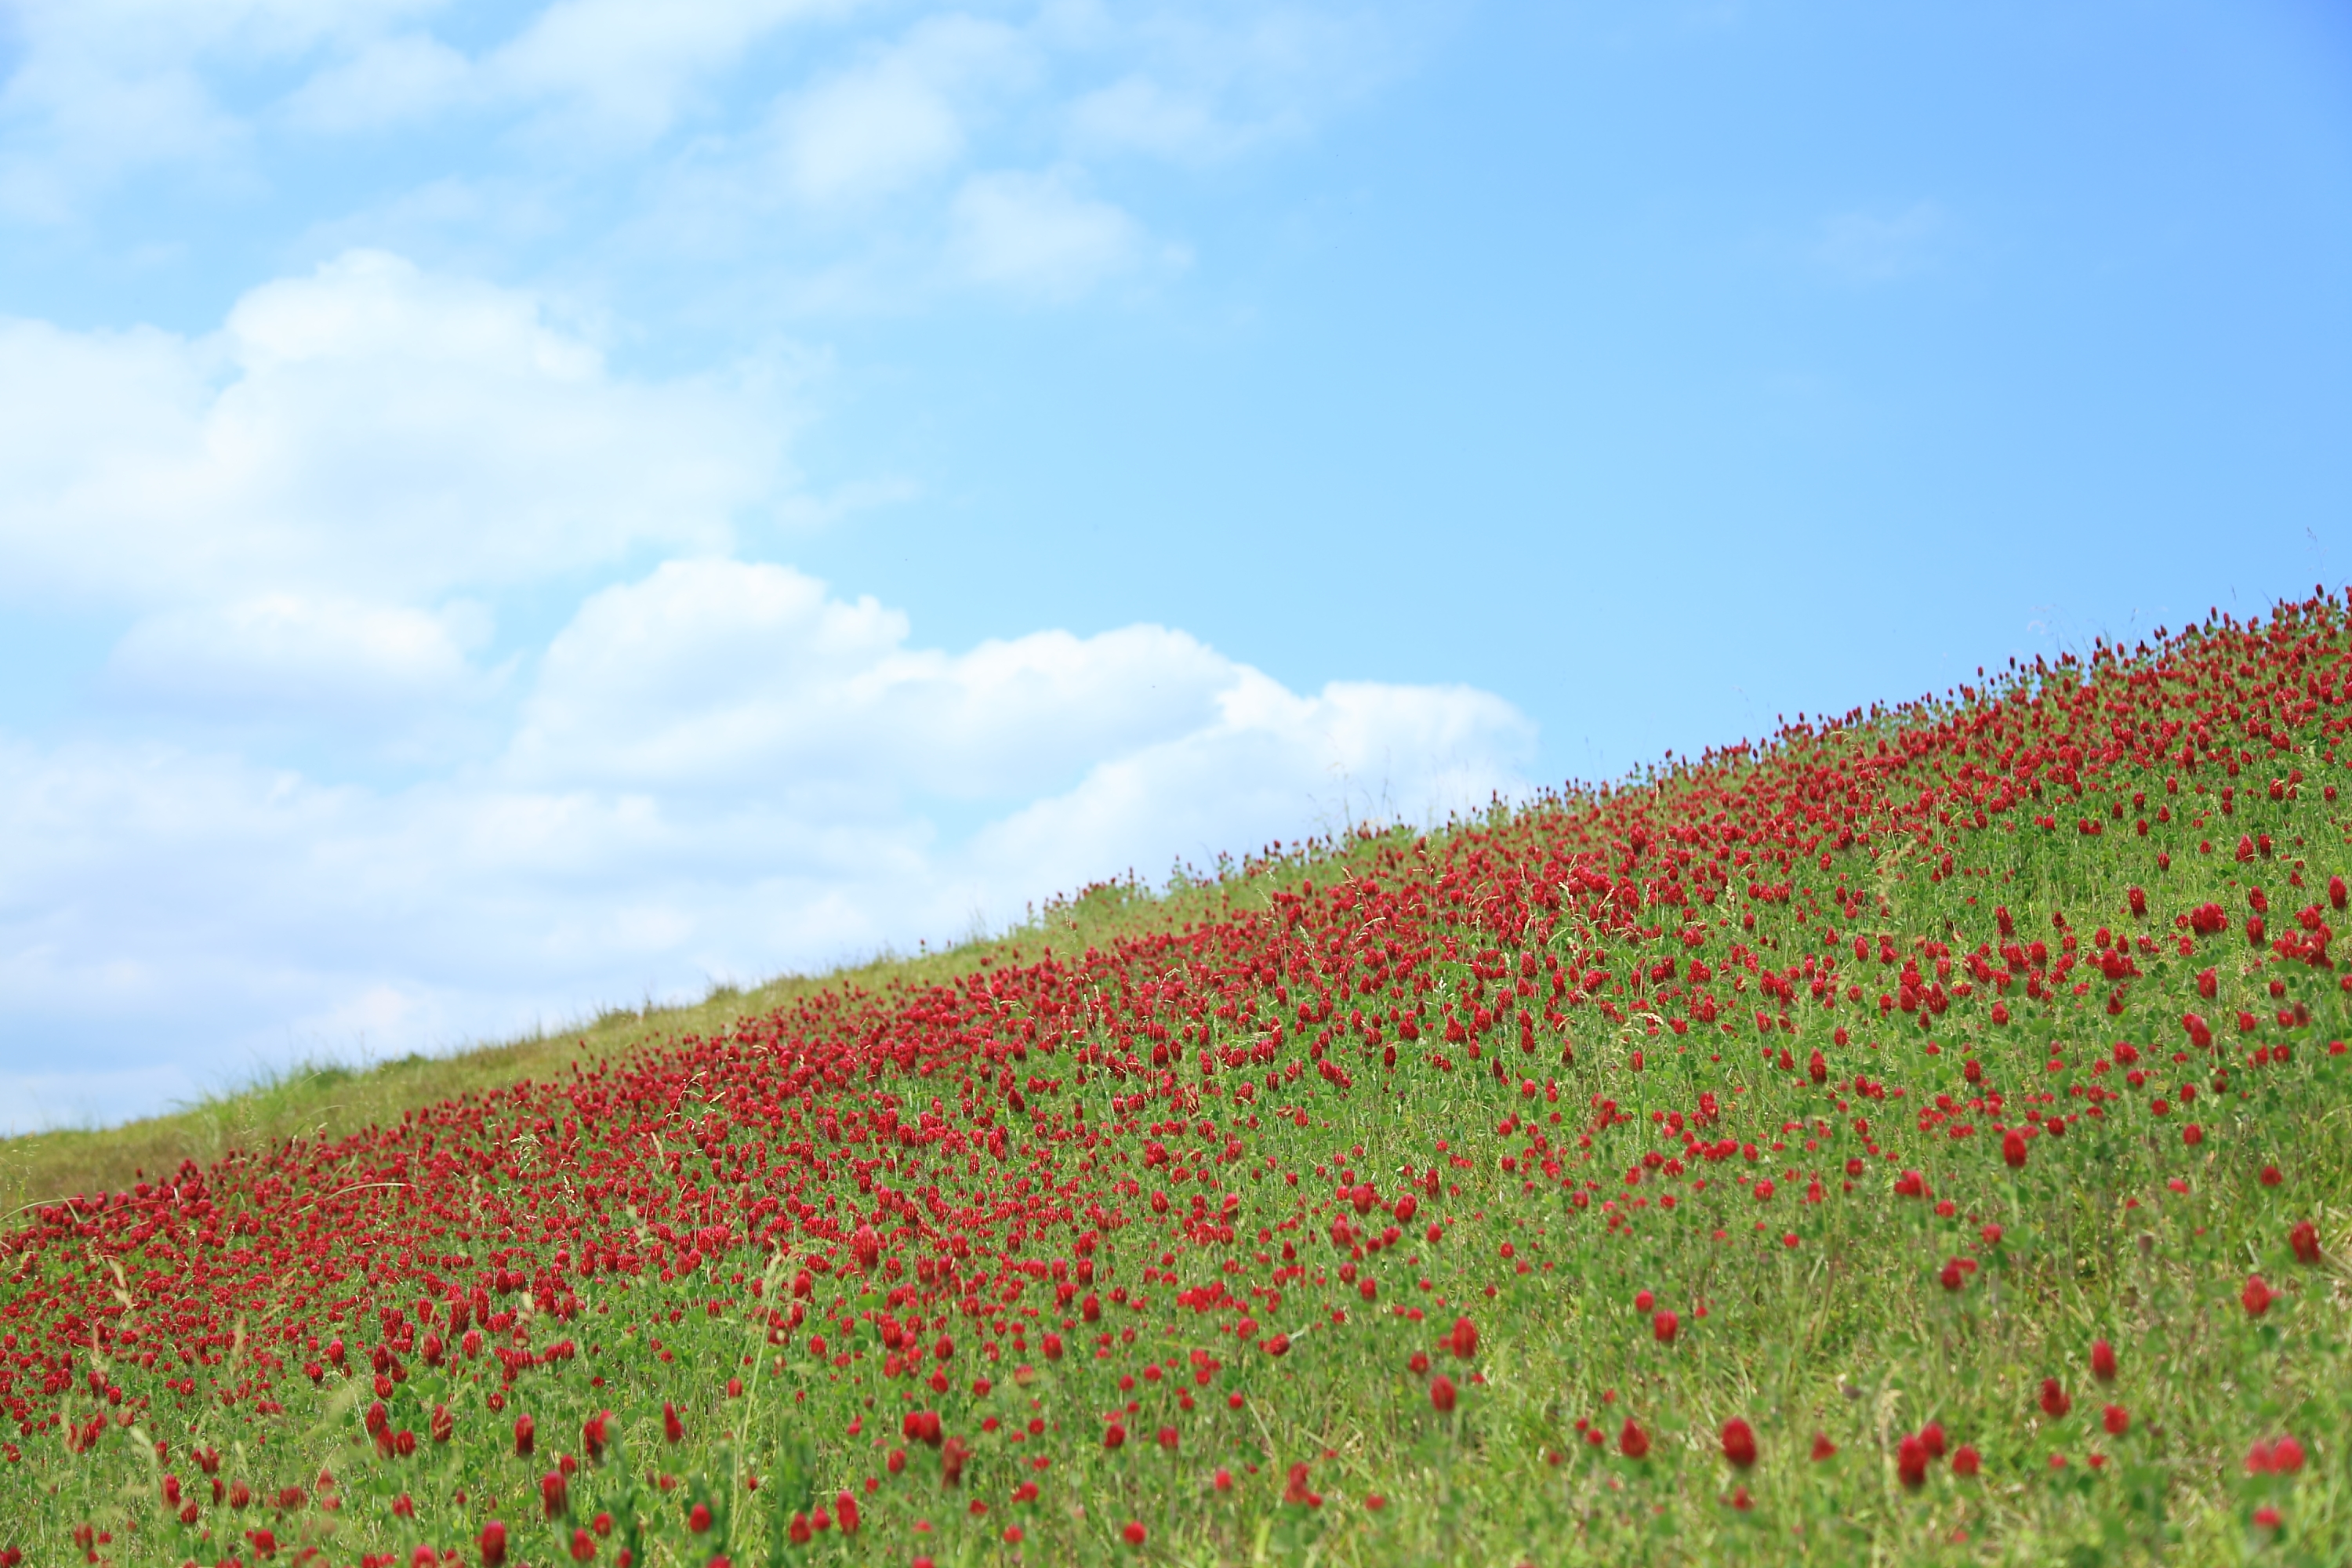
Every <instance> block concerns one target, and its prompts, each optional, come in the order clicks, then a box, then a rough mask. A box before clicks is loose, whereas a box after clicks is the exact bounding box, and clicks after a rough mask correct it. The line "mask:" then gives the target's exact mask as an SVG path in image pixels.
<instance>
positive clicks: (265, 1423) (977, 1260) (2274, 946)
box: [0, 600, 2352, 1568]
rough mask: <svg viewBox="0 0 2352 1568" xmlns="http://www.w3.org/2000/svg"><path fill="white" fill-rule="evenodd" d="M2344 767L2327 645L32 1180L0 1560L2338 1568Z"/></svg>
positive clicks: (394, 1079)
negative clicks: (2232, 1565) (2271, 1565)
mask: <svg viewBox="0 0 2352 1568" xmlns="http://www.w3.org/2000/svg"><path fill="white" fill-rule="evenodd" d="M2347 724H2352V629H2347V620H2346V616H2345V613H2344V611H2343V609H2342V607H2341V606H2339V605H2335V604H2332V603H2328V602H2325V601H2317V600H2315V601H2313V602H2311V603H2309V604H2305V605H2287V606H2282V607H2281V608H2280V609H2279V610H2278V611H2277V612H2276V613H2275V614H2274V615H2273V616H2272V617H2270V618H2269V619H2268V620H2267V621H2266V622H2263V623H2260V624H2256V625H2253V626H2238V625H2235V624H2231V623H2228V622H2221V623H2216V624H2214V625H2210V626H2202V627H2198V628H2192V629H2191V630H2190V631H2189V632H2187V633H2184V634H2182V635H2180V636H2179V637H2174V638H2171V639H2169V640H2167V641H2164V642H2162V643H2160V644H2159V646H2158V647H2153V648H2146V647H2143V648H2135V649H2130V650H2119V649H2108V648H2100V649H2097V650H2096V651H2095V654H2094V656H2093V657H2092V658H2089V659H2088V660H2085V661H2079V662H2078V661H2074V660H2071V659H2070V660H2066V661H2062V662H2061V663H2060V664H2059V665H2058V666H2056V667H2054V668H2049V667H2037V668H2032V669H2029V670H2022V671H2016V672H2012V673H2011V674H2009V675H2006V676H2004V677H2003V678H2001V679H1996V680H1993V681H1990V682H1988V683H1987V684H1986V686H1985V687H1984V688H1982V689H1976V688H1966V689H1960V690H1958V691H1956V692H1954V693H1951V694H1948V697H1947V698H1946V699H1945V700H1938V701H1933V702H1925V703H1919V704H1913V705H1909V706H1906V707H1903V708H1899V709H1894V710H1872V711H1868V712H1854V713H1849V714H1846V715H1843V716H1841V717H1840V718H1838V719H1837V720H1835V721H1819V722H1813V723H1800V724H1797V725H1794V726H1790V727H1788V728H1786V729H1784V730H1783V731H1781V732H1780V733H1779V734H1778V735H1776V736H1774V737H1773V738H1772V739H1771V740H1770V741H1769V742H1767V743H1765V744H1763V745H1761V746H1758V747H1748V746H1742V747H1738V748H1735V749H1733V750H1731V751H1728V752H1722V753H1711V754H1709V755H1708V756H1706V758H1704V759H1702V760H1700V761H1698V762H1696V763H1685V764H1677V765H1675V766H1672V767H1668V768H1664V769H1660V770H1656V771H1654V772H1652V773H1647V774H1644V775H1643V776H1642V777H1640V778H1637V779H1633V780H1630V781H1627V782H1626V783H1625V784H1622V785H1620V786H1617V787H1612V788H1609V789H1604V790H1600V791H1590V792H1587V791H1574V792H1567V793H1563V794H1560V795H1553V796H1549V797H1547V798H1544V799H1542V800H1539V801H1537V802H1534V803H1531V804H1530V805H1527V806H1526V807H1524V808H1523V809H1519V810H1517V811H1515V812H1509V813H1500V812H1498V813H1496V814H1495V815H1494V816H1491V817H1490V818H1488V819H1485V820H1482V821H1479V822H1476V823H1470V824H1462V825H1458V826H1456V827H1455V828H1454V830H1452V831H1450V832H1448V833H1445V834H1443V835H1434V836H1431V837H1426V838H1422V837H1414V836H1412V835H1409V834H1402V833H1400V834H1387V835H1365V836H1361V837H1356V838H1351V839H1349V841H1347V842H1346V843H1343V844H1339V845H1328V846H1323V847H1320V848H1319V849H1318V850H1317V851H1315V852H1312V853H1310V854H1307V855H1303V856H1296V857H1291V858H1279V859H1275V860H1271V861H1265V862H1250V863H1247V864H1244V865H1240V866H1236V867H1232V868H1227V869H1226V871H1225V872H1224V874H1223V875H1221V876H1218V877H1214V878H1209V879H1202V880H1199V881H1196V882H1193V883H1190V884H1187V885H1184V886H1181V887H1179V888H1178V889H1174V890H1172V891H1171V894H1170V895H1169V896H1168V897H1166V898H1164V899H1159V900H1153V899H1146V898H1142V897H1140V896H1138V895H1136V894H1135V893H1134V892H1133V891H1132V890H1131V889H1128V890H1121V889H1098V890H1097V891H1096V892H1094V893H1093V894H1090V895H1089V896H1087V897H1084V898H1081V899H1078V900H1075V901H1073V902H1071V903H1068V904H1064V905H1059V906H1056V907H1055V909H1053V910H1049V911H1048V912H1047V914H1046V915H1045V916H1044V917H1041V919H1040V921H1038V922H1037V923H1036V924H1035V925H1034V926H1033V927H1031V928H1029V929H1027V930H1024V931H1020V932H1015V933H1013V934H1011V935H1010V936H1008V937H1007V938H1005V939H1004V940H1003V941H1002V942H995V943H990V944H976V945H974V946H971V947H969V948H965V949H961V950H958V951H956V952H951V953H948V954H944V955H941V956H940V957H937V958H932V959H927V960H924V961H920V962H919V963H914V964H907V965H885V966H877V968H875V969H873V970H870V971H867V972H863V973H856V974H845V975H835V976H829V977H824V978H823V979H817V980H807V981H793V982H788V983H785V984H782V985H781V986H779V987H777V988H775V989H774V990H772V991H771V992H768V993H762V994H753V995H749V996H744V997H738V998H718V999H714V1001H713V1003H711V1004H709V1005H706V1007H705V1008H704V1009H703V1010H702V1011H701V1012H700V1013H699V1014H698V1015H697V1016H684V1015H680V1016H671V1017H667V1018H656V1019H646V1020H639V1019H636V1018H635V1017H629V1018H625V1019H621V1018H614V1019H609V1020H606V1021H605V1023H604V1025H602V1026H600V1027H599V1029H598V1030H596V1031H594V1032H592V1033H590V1034H589V1035H588V1036H587V1037H585V1039H584V1041H583V1039H582V1037H579V1036H567V1037H564V1038H563V1039H562V1040H560V1041H541V1042H532V1043H530V1044H527V1045H523V1046H519V1047H509V1048H508V1050H507V1052H506V1053H505V1054H499V1053H485V1054H484V1055H482V1056H480V1057H478V1058H467V1059H464V1060H461V1061H458V1062H455V1063H432V1064H415V1065H403V1066H399V1067H396V1068H392V1069H388V1070H385V1071H383V1072H380V1073H378V1074H375V1075H370V1076H369V1077H367V1078H364V1079H349V1080H344V1081H341V1082H335V1083H321V1082H318V1081H315V1080H310V1081H306V1082H303V1083H299V1084H291V1085H281V1086H276V1087H274V1088H273V1089H270V1090H269V1091H268V1092H267V1093H265V1094H263V1095H260V1096H257V1097H256V1098H254V1099H253V1100H250V1101H248V1102H246V1103H244V1104H242V1105H240V1106H238V1107H236V1109H234V1110H231V1109H227V1108H217V1107H216V1108H207V1110H205V1111H201V1112H197V1113H193V1114H192V1116H191V1117H190V1118H187V1119H183V1120H182V1121H178V1122H176V1123H170V1124H163V1125H155V1126H150V1127H147V1128H143V1129H130V1130H124V1131H121V1132H118V1133H93V1134H81V1135H73V1136H70V1137H58V1138H50V1139H45V1140H41V1141H37V1142H34V1143H32V1144H30V1145H26V1146H22V1147H12V1149H11V1151H10V1157H11V1160H12V1161H13V1162H14V1163H13V1166H12V1171H13V1173H12V1175H11V1178H10V1179H11V1180H12V1181H14V1182H16V1184H17V1185H18V1186H19V1188H20V1189H22V1190H24V1191H25V1192H26V1194H28V1196H29V1197H39V1198H47V1199H50V1200H52V1201H47V1202H44V1203H39V1204H37V1205H35V1206H33V1207H32V1208H30V1209H29V1210H27V1211H26V1213H24V1214H22V1215H19V1216H17V1218H16V1221H15V1223H14V1226H13V1227H12V1228H10V1229H8V1230H7V1231H6V1232H5V1240H0V1352H5V1356H6V1363H5V1364H6V1372H5V1382H0V1409H5V1413H6V1415H7V1416H8V1418H9V1421H10V1423H11V1424H12V1426H13V1431H14V1436H13V1438H11V1439H10V1440H8V1441H6V1442H5V1444H0V1521H7V1522H6V1523H5V1524H0V1554H5V1552H6V1551H7V1550H10V1549H17V1550H21V1551H22V1552H24V1553H25V1554H26V1557H25V1560H26V1561H27V1562H40V1563H47V1562H56V1561H63V1560H66V1559H67V1558H68V1555H69V1554H70V1555H71V1556H72V1557H74V1558H75V1559H77V1560H79V1559H80V1558H81V1557H83V1556H84V1555H85V1554H88V1553H92V1552H94V1553H96V1554H97V1556H98V1558H99V1559H100V1560H101V1561H116V1562H125V1563H149V1562H152V1563H182V1562H202V1563H216V1562H221V1561H226V1560H228V1559H230V1558H236V1559H237V1560H239V1561H241V1562H245V1563H252V1562H256V1561H257V1560H261V1559H269V1560H272V1561H276V1560H281V1559H283V1560H292V1561H318V1562H331V1563H359V1564H362V1568H378V1565H379V1564H392V1563H425V1562H428V1561H429V1562H436V1563H455V1562H464V1563H477V1562H478V1563H484V1564H485V1565H486V1568H499V1564H500V1563H552V1562H556V1561H560V1560H562V1559H563V1558H571V1559H573V1560H576V1561H580V1562H597V1563H604V1562H610V1563H616V1564H620V1563H625V1564H627V1565H628V1568H635V1565H636V1564H638V1563H665V1564H667V1563H681V1564H694V1565H695V1568H703V1565H705V1564H709V1563H713V1562H716V1561H719V1560H720V1559H724V1560H726V1561H727V1562H729V1563H793V1562H812V1563H816V1562H855V1563H893V1562H896V1563H924V1562H925V1561H926V1560H928V1561H929V1563H934V1564H940V1563H1112V1562H1122V1563H1124V1562H1135V1563H1150V1562H1168V1563H1225V1562H1231V1563H1244V1562H1246V1563H1255V1562H1269V1563H1270V1562H1297V1563H1521V1562H1527V1563H1585V1562H1591V1563H1622V1562H1657V1563H1676V1562H1689V1563H1719V1562H1726V1561H1740V1562H1750V1561H1753V1562H1807V1563H1842V1562H1854V1563H1864V1562H1871V1563H1876V1562H1903V1563H1915V1562H1916V1563H1935V1562H1950V1563H1992V1562H1998V1563H2007V1562H2016V1563H2028V1562H2031V1563H2053V1562H2057V1563H2073V1564H2089V1563H2139V1562H2159V1561H2162V1562H2169V1561H2196V1562H2237V1561H2276V1562H2282V1563H2338V1562H2342V1561H2345V1560H2347V1557H2352V1474H2347V1460H2346V1450H2345V1447H2344V1444H2343V1440H2342V1436H2341V1435H2342V1432H2343V1431H2344V1430H2345V1428H2346V1426H2347V1416H2352V1393H2347V1390H2352V1357H2347V1311H2352V1291H2348V1290H2347V1281H2346V1275H2345V1270H2344V1268H2343V1259H2344V1257H2345V1248H2346V1246H2347V1201H2346V1199H2347V1194H2352V1127H2348V1126H2347V1110H2352V1095H2347V1088H2352V1084H2347V1072H2352V1059H2347V1055H2346V1053H2345V1049H2344V1047H2343V1046H2342V1044H2341V1043H2340V1041H2341V1038H2342V1037H2344V1036H2345V1035H2347V1033H2352V1029H2347V1015H2352V993H2347V984H2352V974H2347V973H2345V972H2344V971H2343V970H2341V969H2339V967H2338V955H2337V954H2336V952H2335V951H2334V948H2333V942H2334V938H2335V936H2336V931H2337V926H2338V922H2341V921H2346V920H2347V919H2352V915H2347V889H2346V887H2345V885H2344V880H2343V879H2344V878H2345V877H2346V876H2347V875H2352V847H2347V832H2346V824H2345V816H2346V813H2347V809H2352V805H2347V804H2344V803H2339V801H2338V799H2337V796H2338V794H2339V791H2340V789H2341V788H2343V787H2347V786H2352V777H2347V772H2352V770H2347V767H2346V766H2345V765H2344V764H2343V763H2339V761H2338V746H2339V743H2340V739H2341V737H2342V735H2343V734H2344V732H2345V731H2346V729H2347ZM329 1107H332V1109H331V1110H330V1109H329ZM207 1117H209V1118H210V1120H209V1121H207V1120H206V1118H207ZM215 1155H216V1157H211V1158H209V1159H207V1158H205V1157H206V1156H215ZM126 1161H128V1162H131V1163H133V1164H134V1166H135V1167H137V1168H143V1171H144V1174H143V1175H135V1176H132V1177H131V1179H130V1180H129V1182H128V1183H127V1184H125V1182H124V1178H123V1172H122V1164H123V1163H124V1162H126ZM45 1184H46V1187H47V1190H46V1191H43V1190H41V1189H42V1188H43V1187H44V1185H45ZM68 1188H71V1189H72V1190H74V1191H76V1192H78V1193H80V1194H83V1195H82V1196H81V1197H80V1198H79V1200H77V1201H74V1202H62V1201H55V1200H57V1199H58V1198H60V1197H61V1196H62V1194H63V1193H64V1192H65V1191H66V1190H67V1189H68ZM100 1188H106V1189H109V1191H108V1192H107V1193H106V1194H104V1195H100ZM11 1206H13V1205H11ZM0 1430H5V1429H0ZM11 1531H13V1532H14V1533H13V1534H11V1533H10V1532H11ZM306 1554H310V1555H307V1556H306ZM0 1563H5V1555H0Z"/></svg>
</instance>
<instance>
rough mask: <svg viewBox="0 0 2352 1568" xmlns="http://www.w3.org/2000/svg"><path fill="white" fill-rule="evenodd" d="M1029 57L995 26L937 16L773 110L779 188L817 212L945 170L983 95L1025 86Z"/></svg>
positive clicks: (1014, 36) (1015, 38) (957, 155)
mask: <svg viewBox="0 0 2352 1568" xmlns="http://www.w3.org/2000/svg"><path fill="white" fill-rule="evenodd" d="M1031 56H1032V50H1031V48H1030V47H1029V46H1028V45H1027V43H1026V42H1025V41H1024V39H1023V38H1022V37H1021V35H1020V34H1018V33H1016V32H1015V31H1013V29H1012V28H1010V27H1007V26H1003V25H1002V24H999V23H994V22H983V21H979V20H976V19H974V18H971V17H968V16H940V17H934V18H932V19H930V20H929V21H926V22H923V23H921V24H919V25H918V26H915V27H914V28H913V29H911V30H910V31H909V32H908V34H907V36H906V37H903V38H901V39H899V40H898V42H896V43H895V44H893V45H892V46H890V47H887V48H886V49H883V50H881V51H879V52H878V53H877V54H876V55H875V56H873V57H872V58H869V59H866V60H865V61H863V62H862V63H860V64H858V65H857V66H856V67H854V68H850V69H847V70H845V71H842V72H839V73H838V74H835V75H834V76H832V77H829V78H827V79H824V80H821V81H819V82H817V83H816V84H815V85H814V86H813V87H811V88H809V89H807V90H805V91H803V92H801V93H798V94H795V95H793V96H792V97H791V98H789V99H787V100H785V101H784V102H783V103H782V105H780V106H779V110H778V114H777V122H776V128H775V137H776V141H777V144H778V154H777V156H778V160H779V163H781V166H782V173H783V175H784V179H785V182H786V184H788V185H789V186H790V187H791V189H792V190H793V194H794V195H798V196H799V197H800V198H801V199H802V200H803V201H805V202H811V203H816V204H820V205H831V204H838V203H845V202H856V201H864V200H869V199H871V198H873V197H876V196H880V195H889V194H891V193H892V192H895V191H897V190H899V189H901V188H903V187H904V186H906V185H908V184H913V183H914V182H916V181H919V180H921V179H923V178H925V177H927V176H929V175H932V174H938V173H939V172H940V171H942V170H944V169H947V168H950V167H952V166H953V165H954V164H955V163H957V162H958V161H960V160H961V157H962V155H963V151H964V145H965V139H966V131H965V123H966V120H967V118H968V116H969V114H970V113H971V110H972V109H973V107H974V106H975V104H976V103H977V102H978V101H979V100H982V99H984V98H985V97H986V96H987V95H988V94H990V93H992V92H994V91H999V90H1003V89H1008V88H1011V87H1013V86H1016V85H1019V84H1021V83H1023V82H1024V81H1026V80H1027V79H1030V78H1031V76H1032V75H1033V73H1034V61H1033V59H1032V58H1031Z"/></svg>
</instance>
